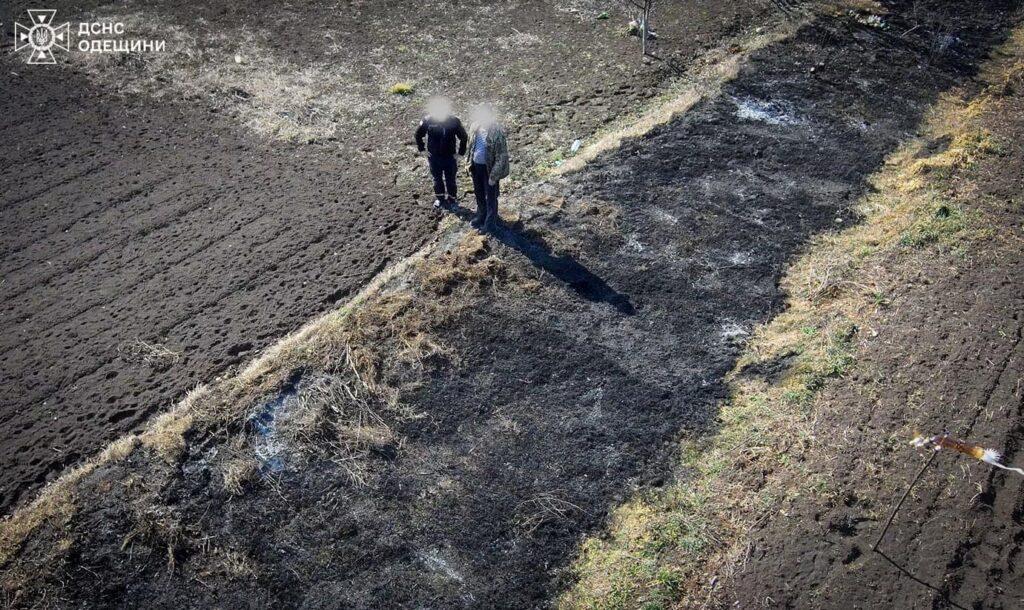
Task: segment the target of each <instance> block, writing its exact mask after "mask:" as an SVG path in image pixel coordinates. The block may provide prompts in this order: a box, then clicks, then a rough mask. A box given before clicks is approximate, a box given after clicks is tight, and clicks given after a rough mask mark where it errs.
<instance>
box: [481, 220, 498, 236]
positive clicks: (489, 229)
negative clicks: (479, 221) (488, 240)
mask: <svg viewBox="0 0 1024 610" xmlns="http://www.w3.org/2000/svg"><path fill="white" fill-rule="evenodd" d="M480 231H481V232H483V233H490V234H491V235H497V233H498V225H497V224H496V223H493V222H488V223H486V224H484V226H483V227H481V229H480Z"/></svg>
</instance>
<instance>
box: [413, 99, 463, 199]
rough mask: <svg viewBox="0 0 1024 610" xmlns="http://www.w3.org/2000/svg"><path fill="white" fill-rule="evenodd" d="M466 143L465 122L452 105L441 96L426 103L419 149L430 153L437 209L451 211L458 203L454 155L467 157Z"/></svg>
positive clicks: (417, 130) (417, 143) (428, 159)
mask: <svg viewBox="0 0 1024 610" xmlns="http://www.w3.org/2000/svg"><path fill="white" fill-rule="evenodd" d="M424 139H426V142H424ZM456 140H458V148H456ZM466 140H467V136H466V129H465V128H464V127H463V126H462V121H460V120H459V118H458V117H457V116H455V115H453V114H452V104H451V102H449V101H448V100H447V99H445V98H442V97H435V98H432V99H431V100H430V101H429V102H428V103H427V115H426V116H425V117H423V120H422V121H420V126H419V127H417V128H416V147H417V148H418V149H419V151H420V152H423V151H426V152H427V163H428V164H429V165H430V175H431V176H433V178H434V207H436V208H441V207H445V208H451V207H454V206H455V204H456V203H458V199H457V197H458V186H457V185H456V182H455V176H456V169H457V167H458V161H457V160H456V158H455V155H456V154H458V155H459V156H462V155H464V154H466Z"/></svg>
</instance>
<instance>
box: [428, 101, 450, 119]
mask: <svg viewBox="0 0 1024 610" xmlns="http://www.w3.org/2000/svg"><path fill="white" fill-rule="evenodd" d="M451 113H452V103H451V102H449V101H448V100H447V99H445V98H443V97H435V98H433V99H431V100H430V101H429V102H427V114H429V115H430V116H431V117H433V118H435V119H438V120H441V121H443V120H444V119H447V118H448V117H449V116H450V115H451Z"/></svg>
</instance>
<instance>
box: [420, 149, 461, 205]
mask: <svg viewBox="0 0 1024 610" xmlns="http://www.w3.org/2000/svg"><path fill="white" fill-rule="evenodd" d="M427 162H428V163H429V164H430V175H431V176H433V177H434V196H435V197H437V198H438V199H440V200H441V201H444V199H445V193H447V195H448V197H449V198H450V199H455V198H456V197H457V196H458V194H459V187H458V185H456V183H455V169H456V166H457V162H456V160H455V156H454V155H448V156H444V157H442V156H438V155H430V156H429V157H427Z"/></svg>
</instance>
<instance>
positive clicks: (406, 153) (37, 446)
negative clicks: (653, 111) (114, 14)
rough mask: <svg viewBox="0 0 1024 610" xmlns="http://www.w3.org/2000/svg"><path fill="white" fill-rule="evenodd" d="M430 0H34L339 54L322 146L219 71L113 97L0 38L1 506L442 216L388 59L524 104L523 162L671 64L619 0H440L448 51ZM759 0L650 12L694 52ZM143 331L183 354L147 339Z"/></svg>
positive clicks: (387, 257)
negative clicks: (354, 106)
mask: <svg viewBox="0 0 1024 610" xmlns="http://www.w3.org/2000/svg"><path fill="white" fill-rule="evenodd" d="M584 4H587V5H588V6H589V4H592V3H584ZM101 5H102V6H101ZM438 6H440V5H431V3H417V2H413V3H395V2H369V3H367V2H347V3H340V4H339V3H333V2H332V3H324V2H322V1H319V0H311V1H309V2H306V3H303V4H301V5H297V4H296V3H291V2H289V3H260V4H259V5H258V6H257V5H255V4H252V3H238V2H221V1H211V2H203V3H196V2H191V1H189V2H177V3H167V2H160V3H147V2H131V3H128V4H126V5H125V6H120V5H118V6H116V7H113V8H112V7H111V6H110V5H109V3H106V2H85V3H79V2H56V3H55V4H51V5H49V6H48V8H54V9H56V10H58V18H59V19H60V20H72V21H74V20H79V19H89V18H92V17H91V16H90V15H91V14H90V13H87V12H86V11H92V10H93V9H96V10H97V11H98V12H97V13H96V14H98V15H100V16H103V15H104V14H105V13H104V12H103V10H104V8H103V7H106V9H110V10H114V11H117V10H123V11H127V12H130V13H140V14H142V15H143V16H144V18H145V20H147V21H152V25H153V27H156V28H157V30H158V31H159V28H160V27H163V26H164V25H168V26H176V27H179V28H182V29H183V30H185V31H187V32H190V33H191V32H198V33H199V34H200V35H201V37H200V40H202V36H209V37H217V36H222V37H223V36H226V37H229V38H232V37H235V38H238V41H239V42H238V44H241V41H242V40H243V38H242V36H241V34H240V32H245V31H251V32H257V33H263V34H265V35H266V37H267V38H268V39H269V40H271V42H272V44H271V51H272V53H273V54H275V56H276V57H277V58H278V59H286V60H288V61H292V62H294V63H295V64H296V65H301V66H313V67H315V66H316V65H317V64H318V62H323V61H327V62H330V63H332V65H334V66H341V67H350V68H351V70H353V71H354V72H353V74H354V76H353V79H354V82H355V83H357V84H358V88H359V90H360V91H364V90H365V91H367V92H368V93H367V96H368V97H367V99H366V100H365V101H366V102H367V103H368V104H371V105H372V106H373V107H374V108H375V111H374V112H372V113H370V114H369V115H368V116H367V117H364V120H362V121H360V122H355V123H351V122H350V123H345V120H344V118H343V117H339V121H341V123H342V124H341V125H340V127H339V129H338V133H337V134H336V141H332V142H329V143H325V142H321V143H320V144H319V145H314V146H291V145H287V144H281V143H274V142H269V143H267V142H258V141H255V140H254V138H253V137H252V135H251V134H249V133H246V132H244V131H243V130H242V129H241V128H240V127H239V126H238V125H236V124H235V123H234V121H235V117H234V115H232V113H231V112H230V110H231V107H230V106H229V109H228V110H229V111H224V109H223V107H222V105H219V104H215V103H208V99H213V98H215V97H216V96H218V95H223V92H220V91H206V92H203V93H204V94H205V97H204V96H202V95H200V96H193V97H191V98H190V99H188V100H183V99H181V97H182V96H181V95H180V92H177V91H175V90H174V89H173V88H168V90H166V91H158V92H155V93H157V94H160V95H161V96H162V97H161V99H163V100H165V101H163V102H155V101H153V100H147V99H145V98H143V97H128V98H124V97H121V96H119V95H118V92H117V91H114V90H112V89H111V88H109V87H106V86H101V85H97V84H96V83H95V82H94V81H92V82H91V81H90V80H87V79H86V77H85V76H84V75H83V74H79V73H77V72H76V69H80V68H81V66H76V64H74V63H73V62H72V63H70V64H69V65H65V66H53V67H47V66H26V65H24V63H23V59H22V57H21V55H22V54H15V53H13V52H11V49H10V47H9V46H8V47H4V48H3V53H4V57H3V58H0V68H2V71H0V91H2V95H0V116H2V117H3V120H2V121H3V122H2V124H0V138H2V140H3V141H4V143H5V145H4V147H3V148H2V149H0V226H2V228H3V230H2V235H0V258H2V263H0V325H2V327H3V334H2V337H0V389H2V398H0V430H2V432H0V472H2V476H0V513H2V512H6V511H8V510H9V509H10V508H11V507H12V506H13V505H14V504H15V503H16V502H18V501H19V500H20V499H22V498H23V497H24V496H25V494H26V493H27V492H30V491H32V490H34V489H36V488H38V487H39V486H40V485H42V484H43V483H45V482H46V481H47V480H49V479H52V478H53V477H55V476H56V475H58V474H59V473H60V472H61V471H62V470H63V469H64V468H65V467H67V466H69V465H72V464H74V463H76V462H78V461H79V460H81V459H83V458H86V457H89V456H91V455H92V454H94V453H95V452H96V451H97V450H99V449H100V448H101V447H103V446H104V445H105V444H106V443H108V442H110V441H111V440H113V439H114V438H117V437H118V436H119V435H121V434H123V433H124V432H126V431H128V430H132V429H134V428H137V426H138V425H139V424H140V423H141V422H143V421H145V420H146V419H147V418H148V417H149V416H150V415H151V414H153V413H155V412H159V411H160V410H163V409H165V408H167V407H168V406H169V405H171V404H172V403H174V402H175V401H177V400H179V399H180V398H181V397H182V396H183V395H184V393H185V392H186V391H188V390H189V389H190V388H192V387H193V386H195V385H197V384H199V383H204V382H207V381H210V380H211V379H213V378H214V377H216V376H217V375H219V374H221V373H223V372H225V371H226V370H227V369H228V368H229V367H231V366H232V365H234V364H236V363H240V362H242V361H245V360H247V359H249V358H251V357H252V356H253V355H254V354H255V353H257V351H258V350H260V349H262V348H263V347H265V346H267V345H268V344H270V343H271V342H273V341H274V340H275V339H276V338H279V337H281V336H283V335H284V334H286V333H287V332H288V331H290V330H292V329H294V328H296V327H297V326H299V325H301V324H302V323H303V322H304V321H305V320H308V319H309V318H310V317H311V316H313V315H315V314H316V313H318V312H320V311H322V310H324V309H326V308H330V307H332V306H333V305H334V304H336V303H337V302H339V301H343V300H344V299H345V298H346V297H347V296H348V295H350V294H351V293H352V292H353V291H354V290H355V289H356V288H357V287H359V286H361V285H363V284H364V283H365V282H366V281H367V279H368V278H370V277H372V276H373V274H374V273H375V272H377V271H379V270H380V269H382V268H384V267H385V266H386V265H388V263H390V262H392V261H394V260H396V259H398V258H402V257H404V256H405V255H407V254H409V253H410V252H411V251H413V250H415V249H416V248H417V246H418V245H419V244H421V243H423V241H424V240H425V239H426V238H427V237H429V235H431V234H432V233H433V230H434V228H435V226H436V219H435V218H434V217H433V216H432V214H431V213H430V211H429V209H428V207H427V205H428V204H427V203H426V201H425V199H419V200H417V199H416V198H417V197H419V196H420V195H421V194H425V193H426V192H429V186H428V183H427V180H426V170H425V168H424V164H423V161H422V159H417V157H416V154H415V149H414V147H413V146H412V145H411V133H412V128H413V126H414V125H415V123H416V121H417V119H418V115H419V113H420V107H421V104H422V101H423V97H422V96H420V97H413V98H408V99H406V98H398V97H397V96H392V95H389V94H387V93H386V85H382V84H381V82H380V78H381V74H380V73H379V71H383V72H385V73H387V74H389V75H391V74H393V75H394V78H395V79H396V80H397V79H403V78H407V79H415V80H416V82H417V84H418V86H419V87H420V88H421V89H424V90H428V89H429V88H430V87H435V88H436V89H435V91H442V92H446V93H449V94H451V95H455V96H463V97H464V98H465V99H466V100H468V99H470V98H469V96H470V95H472V96H473V97H472V99H474V100H477V101H479V100H480V99H485V98H486V99H492V100H495V101H498V102H499V103H500V104H501V105H502V106H503V107H504V108H506V109H508V110H509V111H510V113H512V114H513V115H514V116H515V117H516V118H515V122H514V123H513V125H512V128H511V139H512V143H513V148H514V154H515V169H516V172H517V173H525V172H526V170H527V169H529V167H531V164H532V163H533V162H534V161H536V160H537V159H539V158H541V157H543V156H545V155H549V154H551V153H552V151H555V150H556V149H559V148H567V147H568V145H569V143H570V142H571V141H572V138H576V137H582V136H585V135H586V134H589V133H591V132H593V131H594V130H595V129H596V128H598V127H599V126H601V125H603V124H604V123H606V122H608V121H610V120H611V119H613V118H615V117H616V116H618V115H619V114H621V113H622V112H623V111H624V110H627V109H629V108H631V107H633V106H635V105H636V104H638V103H639V102H640V101H642V100H644V99H646V98H648V97H650V96H651V95H654V94H655V93H656V92H657V91H658V86H659V84H660V83H661V82H663V80H664V78H665V77H666V75H668V74H669V73H670V71H669V70H668V69H667V68H665V67H664V65H662V64H656V65H653V66H647V65H645V64H643V63H641V62H640V61H639V58H638V56H637V53H638V51H637V48H636V44H635V43H636V41H635V39H631V38H629V37H627V36H624V35H622V33H621V29H622V27H623V25H624V23H625V18H624V17H623V15H622V14H621V13H616V17H615V21H614V23H613V22H612V21H610V20H598V19H595V17H596V15H597V14H598V12H597V11H591V10H589V9H587V10H586V11H585V14H580V13H578V12H577V13H572V12H568V11H564V10H561V9H562V7H560V6H556V5H555V4H553V3H546V2H535V1H526V2H523V3H522V4H521V5H515V6H513V5H512V4H510V3H507V2H501V3H488V2H481V3H474V4H466V5H464V6H460V7H459V9H460V10H458V11H456V10H455V9H454V8H453V7H451V6H449V7H447V8H446V9H445V10H446V11H447V12H445V13H444V14H445V15H446V16H445V17H444V19H445V20H447V19H449V15H454V16H455V17H457V19H458V20H459V21H458V22H452V23H447V22H446V23H445V24H443V28H446V29H444V31H445V32H446V34H445V37H446V40H447V43H448V44H450V45H452V46H454V47H455V48H456V50H457V51H458V53H460V55H458V56H456V57H448V56H447V55H445V56H444V57H439V56H438V54H437V53H438V52H440V51H438V47H437V45H434V46H431V43H430V41H431V40H434V39H433V38H431V36H433V35H434V34H436V33H437V32H435V31H434V30H432V29H430V28H431V27H433V26H432V25H431V24H432V23H433V21H432V20H437V19H438V14H439V13H438V12H437V9H438ZM581 7H583V5H581ZM25 8H36V7H34V6H32V5H30V4H25V3H22V2H17V3H14V5H13V8H12V10H11V14H12V15H14V16H15V17H16V18H18V19H19V20H22V21H24V19H25V13H24V9H25ZM584 8H586V7H584ZM766 9H767V7H766V6H763V5H759V4H752V3H747V2H738V1H737V2H733V1H730V2H716V3H713V4H712V5H707V6H705V5H704V4H699V5H698V4H690V3H680V4H679V5H678V6H676V7H673V8H671V9H667V10H666V11H665V12H664V13H663V23H664V25H665V30H664V31H663V36H662V38H661V40H662V41H663V42H662V44H663V45H664V46H663V48H664V49H665V51H666V53H668V54H671V55H672V56H673V57H675V58H676V59H677V60H678V61H685V60H686V59H688V58H689V57H691V56H692V55H693V54H695V53H697V52H698V51H699V50H701V49H702V48H706V47H709V46H714V45H715V44H716V43H717V42H718V41H719V40H720V39H721V38H722V37H723V36H726V35H728V34H730V33H734V32H736V31H737V30H739V29H741V28H743V27H746V26H749V25H750V24H751V22H753V21H755V20H757V19H761V18H763V16H764V14H765V12H766ZM581 10H582V9H581ZM118 14H119V13H118ZM760 22H761V21H758V23H760ZM670 31H671V34H670V33H669V32H670ZM514 32H519V35H520V38H522V40H524V41H525V42H524V43H523V44H524V45H525V46H524V48H523V49H506V50H504V51H502V50H500V49H496V50H494V53H493V54H492V55H490V56H488V57H486V58H484V57H481V56H480V55H479V54H477V53H474V52H473V45H472V44H469V43H468V42H467V44H458V41H460V40H463V39H466V40H467V41H470V40H476V38H474V37H476V36H487V37H492V38H494V37H508V36H512V35H513V33H514ZM329 36H333V37H335V38H336V39H337V42H336V43H335V44H331V45H328V44H327V42H326V41H327V37H329ZM466 37H469V38H466ZM0 38H2V37H0ZM503 39H504V38H503ZM453 40H454V41H455V42H454V43H453V42H452V41H453ZM3 42H6V39H5V40H4V41H3ZM417 45H421V46H417ZM327 47H330V48H327ZM410 47H412V48H413V50H412V51H410V50H409V48H410ZM403 49H405V50H403ZM442 51H443V49H442ZM443 52H444V53H447V51H443ZM325 54H326V55H325ZM368 57H370V58H371V59H372V61H368V59H367V58H368ZM218 59H224V58H218ZM228 59H229V58H228ZM469 59H472V60H473V63H472V66H473V69H472V70H471V69H469V67H468V66H470V64H469V63H468V62H469ZM128 63H130V62H128ZM385 64H386V65H385ZM137 76H138V77H139V78H140V79H141V78H142V76H143V75H142V74H139V75H137ZM470 82H472V86H470V85H469V83H470ZM235 102H236V103H244V102H240V101H238V100H235ZM291 110H294V111H296V112H305V111H308V110H309V109H306V108H295V109H291ZM552 130H554V131H555V132H557V133H558V134H560V135H559V137H560V138H561V139H562V140H565V141H558V140H553V139H552V138H551V137H550V133H549V132H551V131H552ZM563 132H564V133H563ZM566 138H568V139H566ZM381 156H385V157H387V158H389V159H391V160H394V159H396V158H397V159H399V161H397V162H394V163H392V162H388V163H384V164H382V162H381ZM140 341H142V342H145V343H146V344H147V345H150V346H153V347H157V348H166V349H168V350H170V351H171V352H174V353H176V354H178V355H179V357H175V356H173V355H171V354H168V353H164V354H163V355H162V356H160V355H158V356H159V357H158V358H157V359H156V361H155V362H154V364H152V365H151V364H146V363H141V362H140V360H141V356H143V355H144V353H143V352H144V351H145V350H146V349H148V348H146V346H144V345H142V344H141V343H139V342H140Z"/></svg>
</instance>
